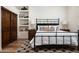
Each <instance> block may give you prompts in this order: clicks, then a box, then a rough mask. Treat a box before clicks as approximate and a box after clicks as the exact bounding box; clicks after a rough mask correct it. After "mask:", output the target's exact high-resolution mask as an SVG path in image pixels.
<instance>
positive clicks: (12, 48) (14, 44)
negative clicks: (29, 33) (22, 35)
mask: <svg viewBox="0 0 79 59" xmlns="http://www.w3.org/2000/svg"><path fill="white" fill-rule="evenodd" d="M22 41H25V40H24V39H18V40H16V41H14V42H12V43H11V44H9V45H8V46H6V47H5V48H3V49H2V51H0V52H1V53H16V51H17V49H18V48H19V47H21V43H22Z"/></svg>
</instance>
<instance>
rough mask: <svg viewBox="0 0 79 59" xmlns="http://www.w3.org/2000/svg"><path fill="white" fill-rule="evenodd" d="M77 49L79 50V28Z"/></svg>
mask: <svg viewBox="0 0 79 59" xmlns="http://www.w3.org/2000/svg"><path fill="white" fill-rule="evenodd" d="M77 50H78V51H79V30H78V47H77Z"/></svg>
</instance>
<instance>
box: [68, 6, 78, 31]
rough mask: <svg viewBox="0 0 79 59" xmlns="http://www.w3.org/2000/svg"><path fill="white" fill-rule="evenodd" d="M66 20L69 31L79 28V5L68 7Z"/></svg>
mask: <svg viewBox="0 0 79 59" xmlns="http://www.w3.org/2000/svg"><path fill="white" fill-rule="evenodd" d="M68 22H69V28H70V30H71V31H73V32H74V31H77V30H78V29H79V7H78V6H72V7H68Z"/></svg>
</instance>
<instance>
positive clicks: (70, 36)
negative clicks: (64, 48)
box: [34, 32, 79, 50]
mask: <svg viewBox="0 0 79 59" xmlns="http://www.w3.org/2000/svg"><path fill="white" fill-rule="evenodd" d="M56 33H57V32H56ZM60 33H62V32H60ZM74 33H77V32H74ZM36 37H41V45H43V37H48V45H49V46H50V45H51V44H50V38H51V37H55V39H56V42H55V44H52V45H59V44H58V43H57V40H58V37H62V38H63V39H62V40H63V44H62V45H66V44H65V38H66V37H69V38H70V44H68V45H70V46H72V37H77V38H78V36H77V35H60V36H59V35H55V36H53V35H51V36H42V35H36V36H35V37H34V50H35V49H36ZM77 42H78V43H79V41H77Z"/></svg>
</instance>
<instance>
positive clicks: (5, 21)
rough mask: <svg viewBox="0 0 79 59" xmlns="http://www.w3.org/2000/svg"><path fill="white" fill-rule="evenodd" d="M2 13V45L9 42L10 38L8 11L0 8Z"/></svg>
mask: <svg viewBox="0 0 79 59" xmlns="http://www.w3.org/2000/svg"><path fill="white" fill-rule="evenodd" d="M1 12H2V13H1V15H2V47H5V46H6V45H8V43H9V39H10V12H9V11H8V10H6V9H5V8H3V7H2V8H1Z"/></svg>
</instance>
